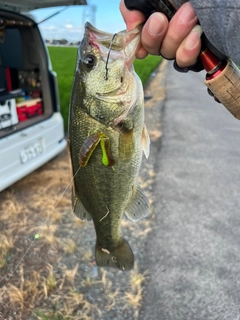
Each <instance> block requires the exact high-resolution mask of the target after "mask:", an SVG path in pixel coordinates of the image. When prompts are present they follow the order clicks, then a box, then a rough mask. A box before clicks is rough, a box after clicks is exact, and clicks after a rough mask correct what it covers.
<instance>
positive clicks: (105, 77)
mask: <svg viewBox="0 0 240 320" xmlns="http://www.w3.org/2000/svg"><path fill="white" fill-rule="evenodd" d="M116 35H117V33H114V35H113V37H112V40H111V43H110V46H109V51H108V55H107V62H106V66H105V70H106V72H105V76H104V80H108V67H107V66H108V60H109V57H110V53H111V50H112V45H113V42H114V39H115V37H116Z"/></svg>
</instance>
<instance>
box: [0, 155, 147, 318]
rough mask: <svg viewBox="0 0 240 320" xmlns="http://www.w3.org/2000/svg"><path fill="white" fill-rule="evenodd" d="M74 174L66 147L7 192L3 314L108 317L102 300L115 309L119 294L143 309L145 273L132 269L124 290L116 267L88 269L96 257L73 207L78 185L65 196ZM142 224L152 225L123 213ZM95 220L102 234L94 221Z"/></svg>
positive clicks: (0, 259)
mask: <svg viewBox="0 0 240 320" xmlns="http://www.w3.org/2000/svg"><path fill="white" fill-rule="evenodd" d="M69 181H70V173H69V166H68V160H67V153H66V152H65V153H63V154H62V155H60V156H59V157H58V159H57V160H53V161H52V162H50V163H49V164H47V165H45V166H44V167H43V168H41V169H39V170H37V171H36V172H34V173H32V174H31V175H29V176H28V177H26V178H25V179H23V180H22V181H21V182H18V183H16V184H15V185H13V186H12V187H11V188H9V189H7V190H6V191H4V192H2V193H1V194H0V217H1V218H0V319H1V316H2V317H3V318H4V319H13V320H25V319H27V320H28V319H30V318H31V319H41V320H44V319H46V320H48V319H49V320H50V319H51V320H52V319H53V320H54V319H57V320H60V319H63V320H67V319H74V320H78V319H79V320H82V319H84V320H91V319H104V316H103V314H102V304H104V312H107V313H108V312H111V311H113V310H114V309H115V308H116V307H118V303H119V301H121V303H122V304H126V306H128V307H131V308H132V309H133V311H134V312H136V313H137V311H136V310H137V309H139V307H140V305H141V303H140V302H141V299H142V290H141V285H142V280H141V275H140V274H139V273H137V271H136V270H134V271H133V273H132V272H130V273H129V274H128V275H127V278H126V279H128V280H127V283H128V285H127V288H129V290H128V289H127V288H126V290H124V291H127V290H128V291H127V292H126V293H125V295H124V296H123V294H122V292H121V290H120V287H119V288H118V287H117V285H116V284H115V283H114V284H113V281H112V279H110V277H109V271H106V270H103V269H99V271H98V275H97V276H96V277H94V276H93V277H92V276H90V274H89V273H86V272H85V271H82V270H83V269H81V270H80V267H81V264H82V265H83V266H84V265H85V266H86V269H87V268H88V270H89V269H90V270H91V269H92V268H93V267H94V266H95V261H94V258H93V252H92V248H91V247H88V248H85V247H84V244H82V243H83V242H84V239H83V238H81V237H79V236H78V234H79V230H83V229H84V228H86V224H85V223H83V222H81V221H80V220H79V219H78V218H76V217H75V216H74V215H73V214H72V213H71V204H70V198H71V196H70V195H71V192H70V188H69V189H68V190H67V191H66V192H65V194H64V195H63V196H62V197H61V195H62V194H63V192H64V190H65V188H66V186H67V185H68V183H69ZM60 197H61V198H60ZM59 199H60V200H59ZM56 204H57V207H56ZM146 223H147V222H146ZM134 226H135V227H137V228H135V231H134V232H135V234H136V236H137V235H138V234H141V232H142V231H143V230H144V228H142V229H141V228H140V226H139V225H138V226H137V225H136V224H133V223H131V222H127V221H126V220H124V221H123V227H124V228H125V227H126V228H129V230H133V229H134ZM87 228H90V232H92V234H94V230H93V227H92V224H91V223H89V224H88V225H87ZM146 229H148V228H146ZM88 232H89V231H88V230H86V231H85V233H88ZM79 258H80V259H79ZM113 278H114V277H113ZM126 279H124V280H126ZM134 283H135V285H134ZM136 284H137V285H136ZM96 289H97V290H101V292H102V297H101V299H98V297H97V296H95V293H94V292H95V291H96ZM90 293H91V295H92V296H93V297H95V298H94V299H95V300H96V301H95V302H93V301H92V300H93V298H91V299H90V298H89V295H90ZM134 296H135V297H134Z"/></svg>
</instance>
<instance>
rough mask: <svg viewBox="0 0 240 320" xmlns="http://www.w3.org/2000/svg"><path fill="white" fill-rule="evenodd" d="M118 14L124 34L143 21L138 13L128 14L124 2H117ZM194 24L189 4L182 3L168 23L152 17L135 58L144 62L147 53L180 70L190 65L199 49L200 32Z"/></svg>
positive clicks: (194, 15) (155, 16)
mask: <svg viewBox="0 0 240 320" xmlns="http://www.w3.org/2000/svg"><path fill="white" fill-rule="evenodd" d="M120 11H121V14H122V16H123V19H124V21H125V23H126V25H127V29H128V30H131V29H133V28H135V27H136V26H137V25H139V24H141V23H143V22H144V21H145V20H146V19H145V16H144V14H143V13H141V12H140V11H136V10H134V11H130V10H128V9H127V8H126V6H125V4H124V0H121V2H120ZM197 21H198V18H197V16H196V13H195V11H194V9H193V7H192V5H191V4H190V2H186V3H184V4H183V5H182V6H181V7H180V8H179V9H178V10H177V12H176V14H175V15H174V16H173V18H172V19H171V21H170V22H168V20H167V17H166V16H165V15H164V14H162V13H159V12H155V13H153V14H152V15H151V16H150V17H149V18H148V20H147V21H146V22H145V24H144V26H143V30H142V37H141V41H142V46H141V48H140V49H139V51H138V53H137V58H140V59H141V58H145V57H146V56H147V55H148V53H150V54H153V55H159V54H161V55H162V56H163V57H164V58H166V59H176V62H177V65H178V66H179V67H180V68H185V67H189V66H191V65H193V64H194V63H195V62H196V61H197V57H198V55H199V52H200V49H201V39H200V37H201V34H202V29H201V27H200V26H199V25H197Z"/></svg>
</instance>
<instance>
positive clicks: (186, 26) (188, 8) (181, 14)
mask: <svg viewBox="0 0 240 320" xmlns="http://www.w3.org/2000/svg"><path fill="white" fill-rule="evenodd" d="M197 21H198V18H197V16H196V13H195V11H194V9H193V7H192V5H191V4H190V2H186V3H184V4H183V5H182V6H181V8H180V9H179V10H178V11H177V12H176V14H175V15H174V16H173V18H172V19H171V21H170V22H169V26H168V30H167V32H166V35H165V37H164V39H163V41H162V45H161V50H160V52H161V54H162V55H163V56H164V57H166V58H168V59H172V58H174V57H175V55H176V51H177V49H178V47H179V46H180V44H181V43H182V42H183V40H184V39H185V38H186V37H187V35H188V34H189V33H190V31H191V30H192V28H193V27H194V26H195V25H196V23H197Z"/></svg>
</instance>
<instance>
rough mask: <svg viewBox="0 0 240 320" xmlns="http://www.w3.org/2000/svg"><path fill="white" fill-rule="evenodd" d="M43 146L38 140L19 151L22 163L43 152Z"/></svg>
mask: <svg viewBox="0 0 240 320" xmlns="http://www.w3.org/2000/svg"><path fill="white" fill-rule="evenodd" d="M43 151H44V150H43V146H42V143H41V142H40V141H38V142H35V143H33V144H30V145H29V146H27V147H26V148H24V149H23V150H21V151H20V158H21V162H22V163H26V162H28V161H30V160H32V159H34V158H36V157H37V156H39V155H40V154H42V153H43Z"/></svg>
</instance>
